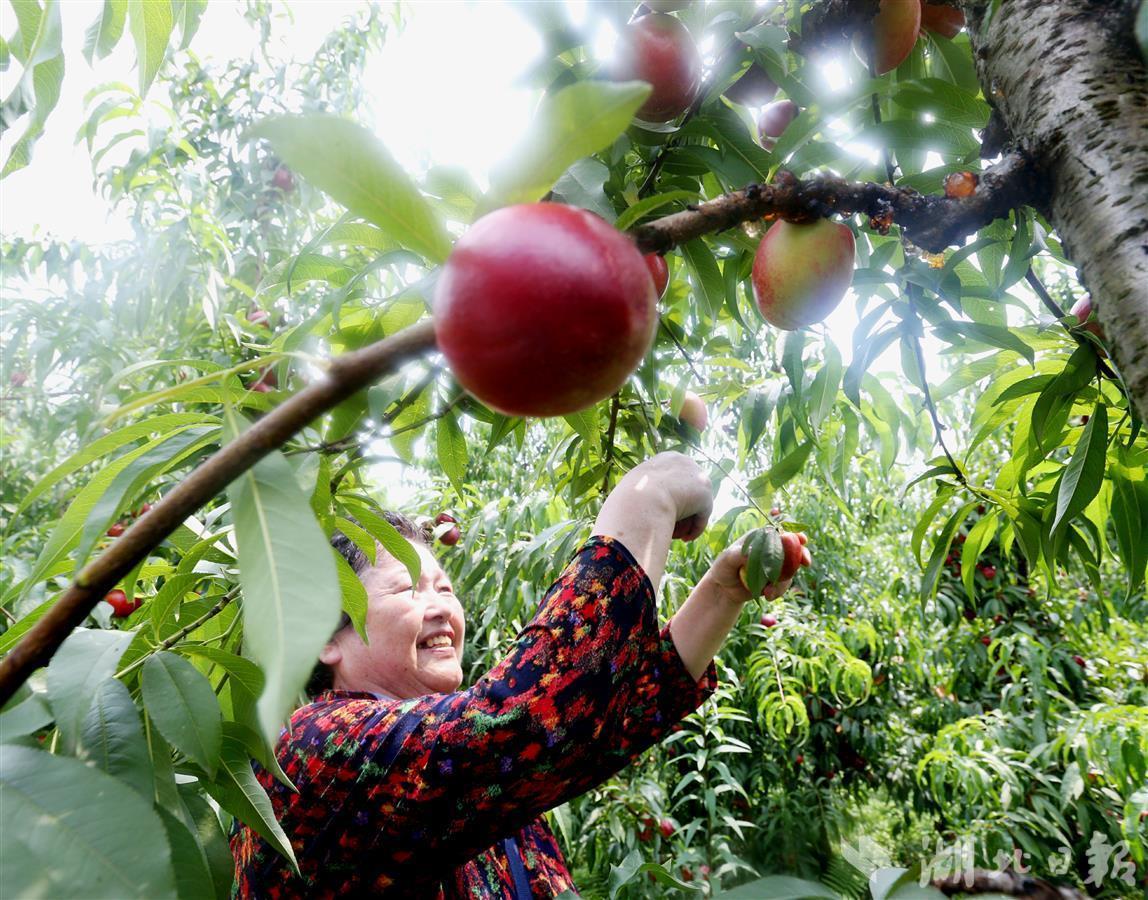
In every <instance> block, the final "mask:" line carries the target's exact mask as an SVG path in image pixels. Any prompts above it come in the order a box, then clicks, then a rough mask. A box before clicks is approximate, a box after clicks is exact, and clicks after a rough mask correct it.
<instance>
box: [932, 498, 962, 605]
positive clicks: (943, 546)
mask: <svg viewBox="0 0 1148 900" xmlns="http://www.w3.org/2000/svg"><path fill="white" fill-rule="evenodd" d="M974 506H976V503H966V504H964V505H963V506H961V507H960V508H959V509H957V511H956V512H955V513H953V514H952V515H951V516H949V520H948V521H947V522H946V523H945V526H944V528H942V529H941V533H940V534H939V535H937V541H936V543H935V544H934V545H933V553H932V556H930V557H929V564H928V565H927V566H926V567H925V574H924V575H923V576H922V577H921V590H920V597H921V602H922V603H925V602H927V601H928V599H929V598H930V597H931V596H933V592H934V591H935V590H936V589H937V578H938V576H940V574H941V566H943V565H944V564H945V557H946V555H948V552H949V546H950V545H951V544H952V542H953V535H954V534H956V533H957V529H958V528H960V527H961V523H962V522H963V521H964V520H965V517H966V516H967V515H968V514H969V510H970V509H972V508H973V507H974Z"/></svg>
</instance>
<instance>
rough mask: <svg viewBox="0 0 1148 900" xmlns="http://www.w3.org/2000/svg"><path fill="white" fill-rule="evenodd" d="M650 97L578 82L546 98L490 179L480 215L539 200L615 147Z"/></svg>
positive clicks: (637, 86)
mask: <svg viewBox="0 0 1148 900" xmlns="http://www.w3.org/2000/svg"><path fill="white" fill-rule="evenodd" d="M649 94H650V87H649V85H646V84H642V83H641V82H625V83H615V82H612V81H578V82H575V83H574V84H572V85H570V86H569V87H565V88H562V89H561V90H560V91H557V92H556V93H553V94H548V95H547V96H546V97H545V98H544V99H543V101H542V103H541V105H540V106H539V107H538V112H537V113H536V114H535V116H534V121H533V122H531V125H530V130H529V131H528V132H527V134H526V136H525V137H524V138H523V140H522V142H521V143H520V144H519V145H518V146H517V147H516V148H515V149H514V150H513V151H511V153H510V154H509V156H508V157H507V160H506V162H505V163H504V164H503V165H501V166H499V167H498V168H497V169H496V170H495V171H494V173H493V174H492V176H491V179H490V180H491V187H490V191H489V192H488V193H487V195H486V197H484V198H483V200H482V203H481V204H480V207H479V208H480V212H490V211H491V210H492V209H497V208H498V207H500V206H508V205H510V204H514V203H532V202H533V201H535V200H538V199H539V198H540V197H542V196H543V195H544V194H545V193H546V192H547V191H549V190H550V189H551V188H552V187H553V186H554V183H555V182H556V181H557V180H558V179H559V177H560V176H561V175H562V174H563V173H564V172H565V171H566V170H567V169H569V168H570V166H572V165H573V164H574V163H575V162H577V161H578V160H580V159H582V158H583V157H586V156H589V155H590V154H591V153H597V152H598V151H599V150H604V149H605V148H607V147H609V146H610V145H611V144H612V143H614V141H615V140H617V139H618V137H619V136H620V135H621V134H623V133H624V132H625V130H626V129H627V128H628V127H629V125H630V121H631V120H632V119H633V118H634V113H636V112H637V111H638V107H640V106H641V105H642V104H643V103H644V102H645V100H646V97H648V96H649Z"/></svg>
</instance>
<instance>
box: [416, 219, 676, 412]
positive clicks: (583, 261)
mask: <svg viewBox="0 0 1148 900" xmlns="http://www.w3.org/2000/svg"><path fill="white" fill-rule="evenodd" d="M434 319H435V335H436V337H437V340H438V346H439V349H440V350H441V351H442V353H443V355H444V356H445V357H446V359H447V362H448V363H449V364H450V367H451V370H452V371H453V373H454V375H455V377H456V378H457V379H458V381H459V383H460V384H462V386H463V387H465V388H466V389H467V390H468V391H470V392H471V393H472V394H474V396H475V397H477V398H478V399H479V400H481V401H482V402H483V403H485V404H486V405H487V406H489V407H491V408H492V409H496V410H498V411H499V412H503V413H506V414H507V415H513V416H558V415H564V414H566V413H571V412H576V411H577V410H580V409H584V408H585V407H587V406H590V405H592V404H594V403H597V402H598V401H599V400H602V399H604V398H605V397H608V396H610V395H611V394H612V393H614V392H615V391H616V390H618V388H620V387H621V386H622V385H623V384H624V383H625V381H626V379H627V378H628V377H629V376H630V373H632V372H633V371H634V370H635V369H636V368H637V367H638V363H640V362H641V360H642V357H643V356H645V354H646V351H647V350H648V349H649V347H650V343H651V341H652V340H653V336H654V329H655V327H656V326H657V322H658V318H657V297H656V296H655V294H654V282H653V279H652V278H651V277H650V271H649V269H648V268H647V267H646V261H645V260H644V259H643V258H642V254H641V253H639V252H638V249H637V247H635V245H634V243H633V242H632V241H631V240H630V239H629V238H628V237H626V235H624V234H622V233H621V232H619V231H617V230H616V229H615V228H613V227H612V226H611V225H610V224H608V223H607V222H606V221H605V220H604V219H601V218H600V217H598V216H596V215H594V214H593V213H589V212H586V211H585V210H581V209H576V208H574V207H572V206H563V205H561V204H558V203H533V204H525V205H521V206H510V207H506V208H504V209H500V210H496V211H495V212H492V213H490V214H489V215H487V216H484V217H483V218H481V219H479V220H478V221H477V222H476V223H475V224H474V225H472V226H471V228H470V230H469V231H467V232H466V234H464V235H463V236H462V237H461V238H460V239H459V241H458V243H457V244H456V245H455V247H454V250H453V251H452V252H451V254H450V257H449V258H448V259H447V261H446V265H445V266H443V269H442V273H441V275H440V276H439V280H438V286H437V288H436V293H435V303H434Z"/></svg>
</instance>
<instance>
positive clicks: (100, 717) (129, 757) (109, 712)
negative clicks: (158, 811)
mask: <svg viewBox="0 0 1148 900" xmlns="http://www.w3.org/2000/svg"><path fill="white" fill-rule="evenodd" d="M76 755H77V756H78V757H79V758H80V759H82V760H84V761H85V762H90V763H92V764H93V765H95V766H97V767H98V768H100V769H102V770H103V771H105V772H107V773H108V774H109V775H111V776H113V777H115V778H118V779H120V780H121V781H123V782H124V783H125V784H128V785H130V786H131V787H133V788H135V790H136V791H137V792H138V793H139V795H140V796H141V797H143V798H144V799H145V800H147V801H148V802H149V803H150V802H151V799H152V797H153V795H154V794H155V780H154V778H153V776H152V769H151V756H150V755H149V753H148V749H147V740H146V739H145V738H144V733H143V728H142V727H141V725H140V715H139V711H138V710H137V709H136V705H135V703H133V702H132V695H131V693H130V692H129V691H128V689H127V688H126V687H125V686H124V684H123V682H121V681H119V680H117V679H115V678H105V679H104V680H103V681H101V682H100V683H99V684H98V685H97V687H96V690H95V695H94V696H93V697H92V703H91V706H90V707H88V714H87V715H86V716H85V717H84V724H83V728H82V730H81V732H80V740H79V744H78V746H77V748H76Z"/></svg>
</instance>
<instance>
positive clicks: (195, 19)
mask: <svg viewBox="0 0 1148 900" xmlns="http://www.w3.org/2000/svg"><path fill="white" fill-rule="evenodd" d="M171 9H172V17H173V18H174V19H175V23H176V25H177V26H178V27H179V34H180V41H179V49H180V50H186V49H187V48H188V47H189V46H191V39H192V38H193V37H195V33H196V32H197V31H199V23H200V20H202V19H203V14H204V13H205V12H207V0H172V5H171Z"/></svg>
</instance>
